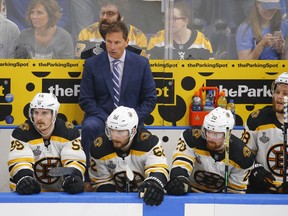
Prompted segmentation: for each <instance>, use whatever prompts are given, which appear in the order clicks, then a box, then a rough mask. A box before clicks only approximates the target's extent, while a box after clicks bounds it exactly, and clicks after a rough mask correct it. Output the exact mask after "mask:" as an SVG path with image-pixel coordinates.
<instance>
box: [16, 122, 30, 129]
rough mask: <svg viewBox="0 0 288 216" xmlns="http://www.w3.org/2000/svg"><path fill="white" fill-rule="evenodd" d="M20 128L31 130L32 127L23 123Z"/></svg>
mask: <svg viewBox="0 0 288 216" xmlns="http://www.w3.org/2000/svg"><path fill="white" fill-rule="evenodd" d="M19 128H20V129H21V130H29V129H30V126H29V124H27V123H23V124H21V125H19Z"/></svg>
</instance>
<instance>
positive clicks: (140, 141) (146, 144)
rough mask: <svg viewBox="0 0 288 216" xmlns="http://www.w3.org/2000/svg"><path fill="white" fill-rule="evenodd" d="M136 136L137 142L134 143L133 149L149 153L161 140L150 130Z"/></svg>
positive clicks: (139, 132) (140, 132)
mask: <svg viewBox="0 0 288 216" xmlns="http://www.w3.org/2000/svg"><path fill="white" fill-rule="evenodd" d="M136 136H137V137H135V138H136V142H135V140H134V141H133V147H132V148H133V149H135V150H138V151H144V152H149V151H150V150H151V149H153V148H154V147H155V146H156V145H157V144H158V143H159V138H158V137H157V136H155V135H153V134H151V132H150V131H148V130H141V131H138V132H137V134H136ZM135 138H134V139H135Z"/></svg>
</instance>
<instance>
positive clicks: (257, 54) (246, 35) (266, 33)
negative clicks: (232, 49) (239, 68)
mask: <svg viewBox="0 0 288 216" xmlns="http://www.w3.org/2000/svg"><path fill="white" fill-rule="evenodd" d="M280 9H281V6H280V1H279V0H255V4H254V7H253V9H252V10H251V13H250V15H249V16H248V17H247V18H246V20H245V21H244V22H243V23H242V24H241V25H240V26H239V28H238V29H237V35H236V45H237V52H238V58H239V59H254V60H257V59H260V60H265V59H267V60H277V59H288V56H287V53H286V50H287V48H286V41H285V39H286V38H287V36H288V23H287V22H285V21H282V13H281V10H280Z"/></svg>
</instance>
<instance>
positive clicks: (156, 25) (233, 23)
mask: <svg viewBox="0 0 288 216" xmlns="http://www.w3.org/2000/svg"><path fill="white" fill-rule="evenodd" d="M0 2H1V6H0V12H1V15H0V29H1V31H2V32H5V31H6V32H7V34H5V35H1V36H0V57H1V58H38V59H41V58H42V59H45V58H48V59H49V58H50V59H51V58H54V59H71V58H80V57H81V52H83V51H87V50H89V49H91V48H93V49H94V48H96V51H95V50H94V51H95V52H98V51H99V50H100V48H101V47H100V45H101V42H102V41H105V39H104V38H103V36H102V35H100V34H101V31H99V32H98V28H99V29H100V25H99V23H101V21H103V20H104V24H105V22H106V24H108V23H111V22H112V21H113V15H115V17H117V19H118V18H119V19H121V20H122V21H124V22H125V23H126V25H127V26H129V31H130V34H129V39H130V43H129V45H131V46H132V47H133V46H134V47H136V48H139V49H141V50H142V51H144V52H143V53H144V54H143V55H145V56H146V57H148V58H150V59H163V58H165V55H164V52H165V49H166V48H167V40H166V38H165V37H167V33H166V32H167V25H165V21H167V19H165V15H166V16H167V12H166V13H165V9H167V7H165V5H167V4H170V5H171V4H172V7H174V9H173V10H171V11H172V13H173V14H172V18H171V19H170V20H171V22H170V26H172V30H171V31H172V33H171V34H172V35H173V36H172V37H173V50H172V51H173V57H171V58H172V59H287V58H286V55H285V50H286V36H287V35H286V34H287V32H286V23H287V8H286V6H288V0H213V1H211V0H174V1H168V0H167V1H164V0H162V1H161V0H154V1H151V0H149V1H148V0H112V1H111V0H82V1H78V0H47V1H41V0H9V1H7V0H6V1H5V0H0ZM171 2H172V3H171ZM274 3H275V4H276V3H277V4H279V5H280V6H279V7H278V6H277V7H274V8H268V9H267V10H266V11H267V13H268V12H271V13H272V12H273V14H272V15H273V16H272V15H271V19H270V21H271V22H270V21H268V22H267V23H266V24H265V25H268V28H267V27H265V26H264V24H263V20H265V19H266V18H265V17H264V18H263V16H264V15H263V13H262V15H261V7H262V6H261V5H262V4H274ZM107 4H108V5H109V4H110V5H111V4H112V5H113V4H114V5H115V8H113V10H114V9H115V10H114V12H116V14H111V13H110V14H109V13H104V14H103V12H101V11H102V9H103V8H102V7H103V6H107ZM259 5H260V6H259ZM259 7H260V9H259ZM106 9H107V7H106ZM253 10H254V12H253ZM257 10H258V11H259V13H257ZM108 12H109V11H108ZM110 12H113V11H110ZM264 12H265V8H264ZM274 12H275V13H274ZM116 15H117V16H116ZM118 15H119V16H118ZM257 16H259V17H260V16H262V18H259V17H257ZM166 18H167V17H166ZM117 19H116V20H117ZM116 20H115V21H116ZM272 20H278V23H279V22H282V23H281V24H280V25H279V24H278V26H276V24H275V21H273V22H272ZM249 22H250V23H249ZM257 22H258V23H259V26H258V27H257V28H260V30H258V31H259V32H260V33H259V32H258V33H257V30H256V26H255V23H257ZM102 24H103V23H102ZM243 24H244V25H243ZM262 24H263V25H262ZM251 25H253V27H252V26H251ZM250 27H251V29H250ZM262 28H263V29H262ZM265 28H266V29H265ZM282 28H283V29H284V30H282ZM239 29H240V30H239ZM96 30H97V32H96ZM237 30H238V31H237ZM247 32H248V33H249V34H251V35H250V36H251V37H252V38H247V37H248V36H247V35H246V33H247ZM275 32H278V33H279V32H280V36H279V34H278V36H279V37H278V38H277V37H275V35H273V34H274V33H275ZM241 33H242V35H241ZM248 33H247V34H248ZM267 33H269V34H271V35H273V36H274V37H273V38H272V39H273V40H277V43H276V42H275V44H272V43H270V44H268V42H267V41H266V42H261V40H262V39H263V38H265V34H267ZM83 34H84V36H83ZM97 34H99V35H97ZM257 34H258V35H257ZM237 35H238V36H237ZM140 36H141V37H140ZM246 36H247V37H246ZM250 36H249V37H250ZM83 37H84V39H83ZM271 37H272V36H271ZM243 38H244V39H245V40H246V41H245V40H244V39H243ZM269 38H270V36H269ZM247 40H248V41H247ZM266 40H268V39H267V37H266ZM248 42H249V43H251V46H250V47H249V46H248ZM260 42H261V43H260ZM258 44H261V46H262V45H263V44H264V45H265V46H264V48H263V50H264V51H263V53H262V51H261V49H260V48H257V45H258ZM98 45H99V46H98ZM259 46H260V45H259ZM268 46H269V47H268ZM275 47H276V48H275ZM254 49H255V50H256V51H257V53H256V54H255V53H253V51H254ZM269 49H270V51H271V50H272V51H271V52H270V51H269ZM104 50H105V48H104ZM259 50H260V51H259ZM256 51H255V52H256ZM266 51H268V54H266ZM259 52H260V53H259ZM273 52H274V53H273ZM251 53H252V54H251ZM269 53H270V54H269ZM271 53H272V54H271ZM86 57H87V56H86ZM86 57H85V58H86ZM88 57H89V55H88Z"/></svg>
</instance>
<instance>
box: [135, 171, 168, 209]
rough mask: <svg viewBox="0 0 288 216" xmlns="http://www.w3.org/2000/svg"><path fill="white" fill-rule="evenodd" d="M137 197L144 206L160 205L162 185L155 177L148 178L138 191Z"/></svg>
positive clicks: (162, 196)
mask: <svg viewBox="0 0 288 216" xmlns="http://www.w3.org/2000/svg"><path fill="white" fill-rule="evenodd" d="M138 194H139V197H140V198H142V199H143V201H144V202H145V203H146V205H150V206H153V205H156V206H158V205H160V204H161V203H162V201H163V200H164V186H163V183H162V182H161V181H160V180H159V179H158V178H156V177H148V178H147V179H146V180H145V181H144V182H143V184H142V185H141V186H140V188H139V190H138Z"/></svg>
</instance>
